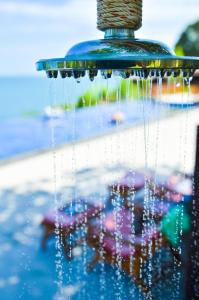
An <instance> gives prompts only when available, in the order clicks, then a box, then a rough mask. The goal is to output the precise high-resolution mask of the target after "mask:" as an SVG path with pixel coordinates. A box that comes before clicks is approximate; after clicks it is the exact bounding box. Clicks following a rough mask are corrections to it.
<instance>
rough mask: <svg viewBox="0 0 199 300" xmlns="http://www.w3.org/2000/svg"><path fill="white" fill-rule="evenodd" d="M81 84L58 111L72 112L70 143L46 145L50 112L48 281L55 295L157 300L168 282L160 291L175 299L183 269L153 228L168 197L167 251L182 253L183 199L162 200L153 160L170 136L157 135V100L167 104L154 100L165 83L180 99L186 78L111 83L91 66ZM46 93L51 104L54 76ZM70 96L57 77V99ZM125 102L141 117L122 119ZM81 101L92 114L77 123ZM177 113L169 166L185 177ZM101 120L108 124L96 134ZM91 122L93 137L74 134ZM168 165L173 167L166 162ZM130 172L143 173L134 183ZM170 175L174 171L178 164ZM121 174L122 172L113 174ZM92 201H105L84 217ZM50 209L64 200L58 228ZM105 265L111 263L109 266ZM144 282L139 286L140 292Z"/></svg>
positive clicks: (160, 176) (163, 153) (183, 132)
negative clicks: (171, 217) (52, 278)
mask: <svg viewBox="0 0 199 300" xmlns="http://www.w3.org/2000/svg"><path fill="white" fill-rule="evenodd" d="M138 75H139V74H138ZM65 80H73V79H65ZM124 82H125V84H124ZM78 84H80V85H81V84H82V85H84V84H88V83H87V78H86V79H81V81H80V80H79V79H78ZM89 88H90V90H91V91H92V92H91V93H90V94H89V93H85V94H84V96H83V97H82V104H81V106H82V108H81V109H80V108H77V107H76V106H74V105H73V107H72V109H71V110H70V111H68V112H67V113H66V118H65V119H64V122H67V121H68V120H67V114H68V115H69V114H70V115H72V122H71V124H70V126H71V135H72V142H71V145H70V146H69V147H68V148H67V149H63V150H62V151H60V150H59V151H58V150H56V126H57V125H56V122H53V121H52V148H53V174H54V177H53V181H54V208H55V210H56V220H55V236H56V237H55V248H56V255H55V265H56V272H57V285H58V294H57V295H58V296H57V298H55V299H56V300H57V299H82V300H83V299H86V300H87V299H94V298H95V297H96V299H100V300H105V299H107V300H108V299H111V298H112V299H117V300H125V299H130V298H131V299H140V300H141V299H157V300H159V299H161V300H162V299H166V298H165V295H164V294H165V289H166V288H167V283H168V286H169V289H170V291H171V292H170V299H176V300H180V299H182V298H181V297H182V292H181V290H182V281H183V276H184V273H183V269H182V266H180V263H179V261H178V260H177V259H176V258H175V257H174V256H172V255H173V254H172V251H170V248H172V247H171V244H169V243H168V242H169V241H168V239H166V237H165V233H164V232H163V231H162V230H161V222H162V219H163V218H164V217H165V215H166V214H167V213H168V212H169V210H168V206H169V205H170V207H171V208H172V207H174V206H175V207H176V208H177V215H178V217H177V219H176V224H175V226H174V231H176V232H175V233H176V235H177V234H179V235H180V236H179V238H180V242H179V243H178V245H177V246H176V250H177V251H178V253H179V254H180V255H181V256H183V255H184V250H183V247H184V242H183V222H184V210H182V209H181V205H182V204H183V200H182V203H179V204H175V203H171V199H170V200H168V201H167V200H166V197H167V194H165V190H164V189H165V186H166V184H168V175H171V173H172V169H171V168H170V170H169V171H168V168H167V170H165V168H162V164H163V163H165V162H167V159H168V160H169V159H170V157H169V155H170V154H168V153H167V152H168V149H169V147H171V146H172V145H170V146H169V145H168V143H169V142H168V141H170V139H169V137H168V136H165V141H166V142H164V136H163V135H164V134H165V133H166V130H165V127H164V126H167V125H164V124H168V120H167V121H166V123H165V122H162V115H161V111H162V109H164V110H165V111H166V115H167V116H168V114H169V116H170V115H171V113H172V114H174V111H172V112H171V109H170V105H169V104H162V103H158V101H160V100H162V101H163V96H164V97H165V91H166V93H167V94H168V95H169V94H170V93H171V90H172V93H173V94H174V95H176V94H177V91H178V89H180V88H181V89H182V101H181V102H182V105H184V104H186V101H187V100H188V99H189V97H190V94H191V87H190V79H188V80H187V79H184V78H181V77H179V78H176V77H175V76H171V77H170V78H168V79H166V80H165V79H164V80H163V79H162V78H161V77H158V78H149V79H143V78H141V76H134V77H131V78H128V79H125V81H124V80H123V83H122V84H121V80H120V79H118V77H116V76H113V78H111V79H104V78H103V77H102V76H101V75H100V74H99V75H98V76H97V78H96V79H95V80H94V81H93V82H91V83H90V84H89ZM97 92H98V98H97V99H96V96H95V94H97ZM51 94H52V99H53V102H52V105H53V106H56V105H58V99H57V96H56V82H53V84H52V89H51ZM70 97H72V92H70V91H68V90H67V88H66V86H65V85H64V83H63V99H64V105H65V107H68V106H69V104H71V99H70ZM113 100H115V104H113ZM99 102H100V103H99ZM133 102H134V103H135V106H134V107H135V109H136V111H137V113H138V114H139V115H140V116H141V118H140V119H141V120H142V124H141V125H139V126H137V125H136V123H135V124H134V125H133V126H132V125H131V124H127V125H126V124H125V121H126V120H125V106H126V105H130V104H131V103H133ZM114 105H115V106H114ZM104 107H106V108H107V111H108V112H107V111H106V109H104ZM111 107H114V108H113V109H112V108H111ZM101 108H103V113H101ZM86 110H87V111H93V113H96V112H97V113H96V117H97V122H96V123H94V122H93V120H91V119H89V118H84V119H83V118H82V119H81V122H84V124H83V123H82V124H81V123H78V122H79V121H78V122H77V120H78V116H79V115H80V113H81V112H83V111H86ZM151 114H154V119H151ZM175 114H179V111H177V112H175ZM107 115H109V120H108V119H107ZM184 115H185V117H184V119H183V120H184V121H183V123H182V122H181V123H179V124H178V126H177V127H178V128H177V129H176V128H175V132H176V134H177V136H176V141H175V146H173V151H175V152H176V153H177V156H176V157H178V163H179V164H180V165H179V170H175V171H181V175H182V180H183V179H186V172H187V160H188V157H187V152H186V151H187V150H186V149H187V148H188V145H187V143H188V141H187V136H188V132H189V110H188V109H187V110H186V111H185V113H184ZM140 116H138V117H140ZM135 117H136V116H135ZM95 121H96V120H95ZM110 123H112V128H110ZM96 124H97V125H96ZM108 124H109V129H108V130H109V132H107V133H106V134H105V132H106V131H107V125H108ZM81 126H82V128H81ZM93 126H97V128H96V129H100V132H102V133H103V136H101V135H100V136H98V137H96V139H95V140H94V139H88V140H87V141H83V142H82V143H77V142H76V139H77V136H78V134H79V131H80V130H84V129H83V128H85V130H87V131H88V132H91V131H92V129H93V128H92V127H93ZM66 141H67V137H66ZM171 143H172V141H171ZM69 149H70V150H69ZM170 153H172V152H171V151H170ZM171 161H172V159H171ZM168 165H170V167H171V166H172V163H170V161H169V162H168ZM172 167H173V169H175V167H176V166H175V165H173V166H172ZM59 172H60V174H59ZM161 172H162V173H161ZM140 173H141V175H142V176H143V177H144V178H143V180H144V183H143V184H141V186H139V184H140V183H137V181H139V180H141V179H139V174H140ZM127 174H128V176H130V177H129V178H130V179H128V176H127ZM129 174H130V175H129ZM176 174H177V175H179V172H178V173H176ZM124 175H125V177H124ZM121 178H123V179H122V180H123V181H121V182H120V179H121ZM129 182H130V183H129ZM169 201H170V202H169ZM100 203H103V204H105V208H104V209H103V210H100V211H99V212H98V213H97V214H96V215H93V214H92V216H90V215H89V213H88V211H89V209H90V207H91V206H92V205H95V206H96V205H99V204H100ZM66 206H67V207H68V208H67V209H66ZM165 207H167V208H165ZM60 208H64V209H65V213H66V214H68V216H67V217H68V218H69V219H70V220H71V223H70V224H69V225H68V226H69V227H68V228H67V230H66V226H67V225H66V223H65V221H66V219H65V217H64V215H63V214H60V213H59V209H60ZM80 220H81V221H80ZM75 222H76V223H75ZM139 222H140V224H139ZM93 258H95V261H94V260H93ZM91 261H92V264H90V262H91ZM91 265H92V268H91ZM108 265H111V266H112V267H113V268H114V271H113V272H112V271H110V268H109V267H108ZM89 269H90V271H89ZM166 269H167V270H166ZM125 273H127V275H129V278H128V277H127V276H126V275H125ZM109 274H110V275H109ZM109 277H110V278H109ZM90 280H91V282H92V283H91V284H89V282H90ZM128 280H129V281H128ZM110 284H111V286H110ZM95 286H96V291H95ZM66 287H67V288H66ZM146 288H147V289H149V292H148V293H147V294H146V292H145V289H146ZM166 294H167V295H168V291H167V293H166ZM96 295H97V296H96ZM61 297H62V298H61ZM64 297H66V298H64ZM97 297H98V298H97Z"/></svg>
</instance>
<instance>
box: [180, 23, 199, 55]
mask: <svg viewBox="0 0 199 300" xmlns="http://www.w3.org/2000/svg"><path fill="white" fill-rule="evenodd" d="M175 50H176V54H177V55H181V53H183V55H188V56H199V21H197V22H196V23H194V24H192V25H189V26H188V27H187V28H186V30H185V31H184V32H183V33H182V34H181V36H180V38H179V40H178V42H177V43H176V46H175Z"/></svg>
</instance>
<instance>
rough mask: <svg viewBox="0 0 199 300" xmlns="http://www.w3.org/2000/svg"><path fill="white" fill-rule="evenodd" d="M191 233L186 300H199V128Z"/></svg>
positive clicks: (191, 207) (198, 133)
mask: <svg viewBox="0 0 199 300" xmlns="http://www.w3.org/2000/svg"><path fill="white" fill-rule="evenodd" d="M190 218H191V232H190V234H189V242H188V243H187V245H188V246H187V255H188V259H187V268H186V291H185V293H186V297H185V299H186V300H196V299H199V126H198V127H197V139H196V162H195V171H194V196H193V201H191V205H190Z"/></svg>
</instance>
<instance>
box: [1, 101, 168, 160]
mask: <svg viewBox="0 0 199 300" xmlns="http://www.w3.org/2000/svg"><path fill="white" fill-rule="evenodd" d="M117 111H121V112H122V113H123V114H124V116H125V121H124V123H123V124H120V125H114V124H112V122H111V116H112V114H113V113H115V112H117ZM169 111H170V109H169V107H168V106H165V105H161V104H157V103H155V102H152V101H128V102H125V103H117V104H109V105H100V106H96V107H88V108H84V109H78V110H76V111H75V112H74V111H71V112H67V113H66V115H65V116H64V117H62V118H60V119H54V120H53V119H51V120H46V119H44V118H43V117H42V116H39V117H34V118H33V117H32V118H13V119H7V120H4V121H1V123H0V127H1V130H0V145H1V147H0V159H1V160H2V159H9V158H13V157H16V156H19V155H24V154H27V153H34V152H38V151H41V150H47V149H50V148H51V147H52V135H53V139H54V142H55V144H56V145H57V146H58V145H62V144H65V143H70V142H73V141H80V140H83V139H86V138H92V137H95V136H97V135H100V134H105V133H108V132H110V131H112V130H117V129H118V127H119V128H124V127H128V126H132V125H138V124H141V123H143V121H144V119H145V121H147V122H149V121H151V120H154V119H158V118H161V117H163V116H166V114H168V113H169Z"/></svg>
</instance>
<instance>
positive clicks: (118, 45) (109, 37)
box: [37, 0, 199, 80]
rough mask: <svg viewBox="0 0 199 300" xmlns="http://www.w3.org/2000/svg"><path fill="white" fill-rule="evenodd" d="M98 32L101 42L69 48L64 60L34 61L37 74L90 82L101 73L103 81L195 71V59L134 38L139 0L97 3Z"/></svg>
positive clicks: (100, 0) (198, 64) (197, 60)
mask: <svg viewBox="0 0 199 300" xmlns="http://www.w3.org/2000/svg"><path fill="white" fill-rule="evenodd" d="M97 8H98V29H100V30H102V31H105V37H104V39H100V40H94V41H88V42H83V43H80V44H77V45H75V46H74V47H72V48H71V49H70V50H69V51H68V53H67V54H66V56H65V57H64V58H52V59H43V60H40V61H38V62H37V70H38V71H43V70H44V71H46V73H47V76H48V77H49V78H57V76H58V74H59V73H60V75H61V77H62V78H66V77H74V78H76V79H79V78H80V77H84V76H85V74H86V73H88V76H89V78H90V79H91V80H93V79H94V78H95V76H97V74H98V71H101V73H102V75H103V76H104V77H105V78H110V77H111V75H112V74H113V73H114V74H117V75H121V76H122V77H123V78H129V77H130V76H138V77H141V78H148V77H161V78H163V77H168V76H171V75H173V76H174V77H177V76H180V75H181V76H183V77H185V78H189V77H191V76H192V75H193V73H194V71H195V70H196V69H199V58H198V57H184V56H176V55H175V54H174V52H173V51H171V50H170V49H169V48H168V47H167V46H166V45H164V44H162V43H160V42H156V41H151V40H140V39H137V38H135V36H134V31H135V30H137V29H139V28H140V27H141V24H142V0H125V1H124V0H97Z"/></svg>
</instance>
